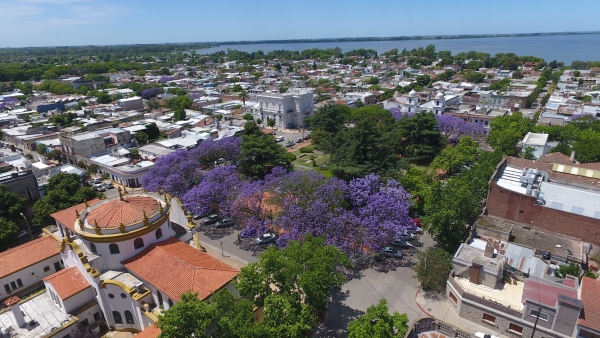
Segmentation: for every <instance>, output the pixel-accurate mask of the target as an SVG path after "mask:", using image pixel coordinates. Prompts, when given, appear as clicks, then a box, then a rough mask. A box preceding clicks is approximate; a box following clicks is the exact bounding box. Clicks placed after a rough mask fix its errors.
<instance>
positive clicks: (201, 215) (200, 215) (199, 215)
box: [192, 214, 211, 220]
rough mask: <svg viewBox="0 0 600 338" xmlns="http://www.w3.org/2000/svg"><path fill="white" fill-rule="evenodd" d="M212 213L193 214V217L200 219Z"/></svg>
mask: <svg viewBox="0 0 600 338" xmlns="http://www.w3.org/2000/svg"><path fill="white" fill-rule="evenodd" d="M210 215H211V214H195V215H192V218H193V219H195V220H198V219H200V218H205V217H208V216H210Z"/></svg>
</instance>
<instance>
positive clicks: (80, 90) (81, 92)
mask: <svg viewBox="0 0 600 338" xmlns="http://www.w3.org/2000/svg"><path fill="white" fill-rule="evenodd" d="M88 91H89V88H88V87H87V86H81V87H79V88H77V90H76V91H75V93H76V94H79V95H85V94H87V92H88Z"/></svg>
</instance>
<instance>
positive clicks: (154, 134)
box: [142, 122, 160, 141]
mask: <svg viewBox="0 0 600 338" xmlns="http://www.w3.org/2000/svg"><path fill="white" fill-rule="evenodd" d="M142 131H143V132H144V133H146V135H148V140H150V141H152V140H156V139H157V138H159V137H160V130H159V129H158V126H157V125H156V123H154V122H152V123H150V124H147V125H146V129H144V130H142Z"/></svg>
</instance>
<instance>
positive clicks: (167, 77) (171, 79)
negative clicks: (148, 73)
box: [158, 75, 173, 83]
mask: <svg viewBox="0 0 600 338" xmlns="http://www.w3.org/2000/svg"><path fill="white" fill-rule="evenodd" d="M169 81H173V78H172V77H170V76H164V75H163V76H161V77H160V79H158V82H159V83H167V82H169Z"/></svg>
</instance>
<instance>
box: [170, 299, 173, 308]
mask: <svg viewBox="0 0 600 338" xmlns="http://www.w3.org/2000/svg"><path fill="white" fill-rule="evenodd" d="M171 306H173V301H172V300H171V298H169V308H170V307H171Z"/></svg>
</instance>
